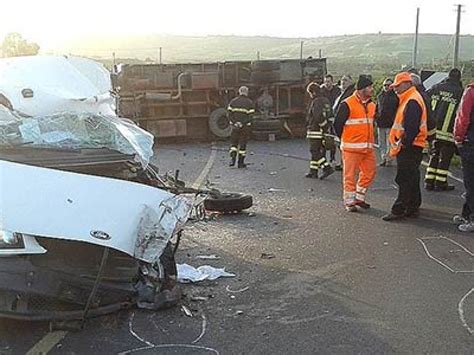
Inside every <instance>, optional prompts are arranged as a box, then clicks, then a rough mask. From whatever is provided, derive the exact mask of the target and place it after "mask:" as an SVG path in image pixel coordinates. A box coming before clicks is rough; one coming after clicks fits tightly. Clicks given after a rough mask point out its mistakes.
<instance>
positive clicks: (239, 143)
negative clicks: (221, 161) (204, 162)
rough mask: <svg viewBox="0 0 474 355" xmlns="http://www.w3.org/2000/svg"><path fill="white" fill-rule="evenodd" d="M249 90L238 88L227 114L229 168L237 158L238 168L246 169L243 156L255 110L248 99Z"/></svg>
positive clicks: (245, 152) (245, 151)
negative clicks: (229, 133) (230, 130)
mask: <svg viewBox="0 0 474 355" xmlns="http://www.w3.org/2000/svg"><path fill="white" fill-rule="evenodd" d="M248 95H249V89H248V87H246V86H241V87H240V88H239V96H237V97H235V98H233V99H232V100H231V101H230V103H229V106H228V107H227V112H228V115H229V122H230V124H231V126H232V133H231V135H230V144H231V146H230V159H231V160H230V164H229V165H230V166H234V165H235V161H236V160H237V157H238V163H237V167H238V168H246V167H247V165H246V164H245V162H244V161H245V156H246V155H247V142H248V140H249V137H250V133H251V126H252V120H253V114H254V113H255V108H254V104H253V101H252V100H251V99H249V97H248Z"/></svg>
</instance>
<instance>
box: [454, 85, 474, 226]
mask: <svg viewBox="0 0 474 355" xmlns="http://www.w3.org/2000/svg"><path fill="white" fill-rule="evenodd" d="M454 140H455V142H456V145H457V147H458V149H459V153H460V155H461V161H462V171H463V180H464V187H465V188H466V202H465V203H464V206H463V208H462V214H461V215H460V216H454V218H453V221H454V223H456V224H458V225H459V226H458V230H459V231H461V232H474V83H472V84H471V85H469V86H468V88H467V89H466V91H465V92H464V95H463V97H462V100H461V105H460V107H459V111H458V114H457V117H456V123H455V127H454Z"/></svg>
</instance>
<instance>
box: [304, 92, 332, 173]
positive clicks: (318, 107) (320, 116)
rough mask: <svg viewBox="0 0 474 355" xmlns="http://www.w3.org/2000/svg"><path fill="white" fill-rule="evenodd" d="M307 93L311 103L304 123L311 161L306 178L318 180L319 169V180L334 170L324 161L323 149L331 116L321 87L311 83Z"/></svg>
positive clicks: (328, 103) (328, 104) (327, 101)
mask: <svg viewBox="0 0 474 355" xmlns="http://www.w3.org/2000/svg"><path fill="white" fill-rule="evenodd" d="M307 91H308V93H309V95H310V97H311V99H312V100H311V103H310V105H309V108H308V113H307V118H306V123H307V128H308V131H307V134H306V138H307V139H308V142H309V146H310V151H311V161H310V167H309V173H308V174H306V177H307V178H314V179H317V178H318V171H319V170H320V169H321V170H322V174H321V176H320V177H319V178H320V179H321V180H322V179H325V178H327V177H328V176H329V175H331V174H332V173H334V169H333V168H332V167H331V166H330V165H329V163H328V161H327V160H326V148H325V147H324V135H325V134H326V133H327V130H328V127H329V121H328V119H329V117H331V115H332V110H331V105H330V102H329V100H328V99H327V98H326V97H324V96H323V92H322V90H321V87H320V86H319V85H318V84H316V83H311V84H310V85H309V86H308V88H307Z"/></svg>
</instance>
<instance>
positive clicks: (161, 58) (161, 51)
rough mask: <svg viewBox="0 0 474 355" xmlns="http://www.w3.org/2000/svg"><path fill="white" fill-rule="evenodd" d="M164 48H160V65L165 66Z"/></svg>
mask: <svg viewBox="0 0 474 355" xmlns="http://www.w3.org/2000/svg"><path fill="white" fill-rule="evenodd" d="M162 56H163V48H162V47H160V65H161V64H163V57H162Z"/></svg>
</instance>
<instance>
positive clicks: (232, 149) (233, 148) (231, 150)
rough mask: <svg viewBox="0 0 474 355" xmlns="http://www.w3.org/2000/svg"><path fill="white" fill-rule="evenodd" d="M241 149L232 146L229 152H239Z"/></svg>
mask: <svg viewBox="0 0 474 355" xmlns="http://www.w3.org/2000/svg"><path fill="white" fill-rule="evenodd" d="M238 150H239V149H238V148H237V147H230V149H229V152H231V153H232V152H237V151H238Z"/></svg>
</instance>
